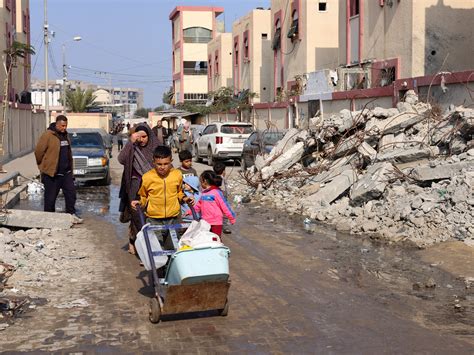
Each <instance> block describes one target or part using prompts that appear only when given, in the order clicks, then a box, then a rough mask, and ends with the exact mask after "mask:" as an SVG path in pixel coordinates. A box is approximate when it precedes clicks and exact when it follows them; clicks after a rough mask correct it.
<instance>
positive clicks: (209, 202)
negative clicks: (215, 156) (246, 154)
mask: <svg viewBox="0 0 474 355" xmlns="http://www.w3.org/2000/svg"><path fill="white" fill-rule="evenodd" d="M199 181H200V182H201V187H202V192H201V199H200V200H199V201H198V202H197V203H196V205H195V206H194V209H195V210H196V212H198V213H199V212H200V213H201V218H202V219H204V220H205V221H206V222H207V223H209V224H210V225H211V232H212V233H215V234H217V235H218V236H219V237H220V236H221V234H222V224H223V219H224V218H223V216H226V217H227V218H228V219H229V221H230V223H231V224H234V223H235V213H234V211H232V208H230V206H229V203H228V202H227V200H226V199H225V197H224V194H223V193H222V191H221V189H220V188H219V186H221V184H222V178H221V177H220V176H218V175H217V174H216V173H215V172H214V171H212V170H206V171H204V172H203V173H202V174H201V176H200V177H199Z"/></svg>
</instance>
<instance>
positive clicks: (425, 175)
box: [403, 162, 474, 181]
mask: <svg viewBox="0 0 474 355" xmlns="http://www.w3.org/2000/svg"><path fill="white" fill-rule="evenodd" d="M464 169H466V170H471V171H474V166H473V164H472V162H461V163H454V164H442V165H437V166H434V167H431V166H429V165H426V166H420V167H417V168H414V169H405V170H403V172H404V173H406V174H408V175H409V176H410V177H412V178H414V179H416V180H419V181H435V180H444V179H450V178H452V177H454V176H455V175H457V174H459V173H460V172H461V171H462V170H464Z"/></svg>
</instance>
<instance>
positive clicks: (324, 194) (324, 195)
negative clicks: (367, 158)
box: [303, 169, 357, 207]
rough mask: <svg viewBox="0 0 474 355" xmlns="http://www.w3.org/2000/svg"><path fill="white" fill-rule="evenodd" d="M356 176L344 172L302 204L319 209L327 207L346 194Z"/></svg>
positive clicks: (348, 171)
mask: <svg viewBox="0 0 474 355" xmlns="http://www.w3.org/2000/svg"><path fill="white" fill-rule="evenodd" d="M356 178H357V174H356V172H355V171H354V170H352V169H350V170H345V171H343V172H342V173H341V174H340V175H338V176H336V177H335V178H334V179H333V180H332V181H331V182H330V183H328V184H327V185H325V186H324V187H322V188H321V189H320V190H319V191H318V192H316V193H315V194H313V195H311V196H309V197H307V198H306V199H305V200H304V202H303V204H305V205H309V206H314V207H320V206H323V205H328V204H330V203H331V202H333V201H334V200H335V199H337V198H338V197H339V196H341V195H342V194H343V193H344V192H346V191H347V190H348V189H349V188H350V187H351V186H352V184H353V183H354V181H355V180H356Z"/></svg>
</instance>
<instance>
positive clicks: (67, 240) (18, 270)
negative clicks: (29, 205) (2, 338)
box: [0, 227, 94, 330]
mask: <svg viewBox="0 0 474 355" xmlns="http://www.w3.org/2000/svg"><path fill="white" fill-rule="evenodd" d="M87 238H89V239H91V238H92V236H91V235H90V233H89V231H88V230H86V229H84V228H71V229H68V230H61V229H58V228H56V229H36V228H32V229H27V230H22V229H20V230H16V231H15V230H10V229H8V228H5V227H3V228H0V330H3V329H6V328H7V327H8V326H9V325H10V324H11V323H12V322H13V318H14V317H15V316H16V315H17V314H19V313H21V312H23V311H25V310H28V309H34V308H35V307H36V305H35V302H36V300H41V299H48V300H49V301H51V302H52V303H53V304H55V303H57V306H56V307H59V308H61V307H63V308H64V307H85V306H87V303H86V302H83V301H82V300H79V301H80V302H79V301H78V300H76V301H70V302H69V303H67V302H65V301H64V300H61V301H62V303H60V300H59V299H58V300H56V299H52V297H51V295H50V294H48V291H47V289H48V287H46V286H48V285H49V284H57V285H67V284H70V283H72V282H74V275H75V274H76V273H77V272H80V273H90V272H92V271H93V267H94V266H93V265H92V264H91V263H90V262H89V255H90V253H93V245H92V244H91V245H88V244H86V245H84V243H82V244H79V243H78V241H79V240H83V239H87ZM72 240H74V241H75V243H71V241H72ZM79 270H80V271H79ZM66 301H67V300H66Z"/></svg>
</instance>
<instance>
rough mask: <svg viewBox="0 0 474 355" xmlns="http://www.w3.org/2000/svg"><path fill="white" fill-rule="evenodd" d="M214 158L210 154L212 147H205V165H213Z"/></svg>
mask: <svg viewBox="0 0 474 355" xmlns="http://www.w3.org/2000/svg"><path fill="white" fill-rule="evenodd" d="M214 160H215V159H214V158H213V156H212V149H211V147H209V148H207V165H209V166H213V165H214Z"/></svg>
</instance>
